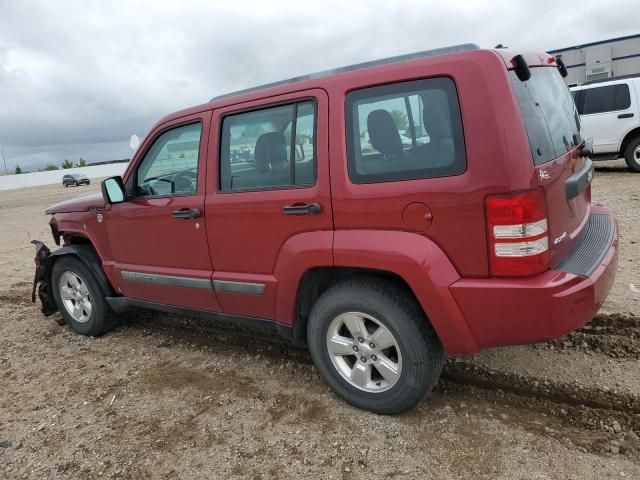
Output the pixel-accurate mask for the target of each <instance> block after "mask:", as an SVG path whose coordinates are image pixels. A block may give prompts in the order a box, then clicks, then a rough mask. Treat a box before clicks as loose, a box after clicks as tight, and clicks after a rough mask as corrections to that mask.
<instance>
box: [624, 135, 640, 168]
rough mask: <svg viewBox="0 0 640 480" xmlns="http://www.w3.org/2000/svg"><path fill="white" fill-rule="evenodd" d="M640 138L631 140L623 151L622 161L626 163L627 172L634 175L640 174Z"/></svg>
mask: <svg viewBox="0 0 640 480" xmlns="http://www.w3.org/2000/svg"><path fill="white" fill-rule="evenodd" d="M638 148H640V136H639V137H635V138H633V139H631V141H630V142H629V143H628V144H627V148H625V149H624V160H625V161H626V162H627V166H628V167H629V170H631V171H632V172H635V173H640V150H639V151H638V152H636V150H638Z"/></svg>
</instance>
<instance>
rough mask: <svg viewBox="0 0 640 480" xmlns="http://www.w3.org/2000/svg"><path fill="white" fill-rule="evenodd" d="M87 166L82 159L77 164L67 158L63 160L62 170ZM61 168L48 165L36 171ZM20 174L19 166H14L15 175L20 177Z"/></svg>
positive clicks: (51, 164)
mask: <svg viewBox="0 0 640 480" xmlns="http://www.w3.org/2000/svg"><path fill="white" fill-rule="evenodd" d="M86 166H87V161H86V160H85V159H84V158H80V160H78V162H77V163H73V162H72V161H71V160H69V159H68V158H65V159H64V162H62V165H61V167H62V170H66V169H68V168H74V167H86ZM60 169H61V168H60V167H58V166H57V165H54V164H53V163H48V164H47V165H46V166H45V167H44V168H39V169H38V170H37V171H38V172H49V171H51V170H60ZM21 173H23V172H22V168H20V165H16V175H20V174H21Z"/></svg>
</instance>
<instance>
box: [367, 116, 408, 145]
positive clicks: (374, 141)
mask: <svg viewBox="0 0 640 480" xmlns="http://www.w3.org/2000/svg"><path fill="white" fill-rule="evenodd" d="M367 128H368V129H369V141H370V142H371V145H372V146H373V148H375V149H376V150H377V151H379V152H380V153H384V154H385V155H401V154H402V139H401V138H400V132H398V129H397V128H396V124H395V123H393V118H392V117H391V114H390V113H389V112H387V111H386V110H374V111H373V112H371V113H370V114H369V116H368V117H367Z"/></svg>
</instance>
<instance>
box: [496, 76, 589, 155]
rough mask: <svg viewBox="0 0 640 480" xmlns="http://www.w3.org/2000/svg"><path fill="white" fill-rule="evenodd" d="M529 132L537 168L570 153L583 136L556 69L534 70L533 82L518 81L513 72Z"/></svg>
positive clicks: (567, 91)
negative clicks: (576, 137)
mask: <svg viewBox="0 0 640 480" xmlns="http://www.w3.org/2000/svg"><path fill="white" fill-rule="evenodd" d="M509 75H510V76H511V83H512V84H513V87H514V91H515V93H516V96H517V97H518V103H519V104H520V111H521V113H522V118H523V120H524V123H525V125H526V128H527V135H528V137H529V144H530V145H531V154H532V155H533V162H534V164H535V165H541V164H543V163H546V162H548V161H550V160H553V159H554V158H557V157H559V156H560V155H563V154H564V153H566V152H567V151H569V150H571V149H572V148H573V147H575V145H574V141H575V139H574V134H576V133H579V132H580V117H579V116H578V112H577V110H576V107H575V103H574V101H573V97H572V96H571V93H570V92H569V89H568V87H567V86H566V85H565V83H564V81H563V80H562V77H561V76H560V73H559V72H558V69H557V68H552V67H538V68H531V78H530V79H529V80H526V81H521V80H520V79H518V77H517V75H516V73H515V72H514V71H510V72H509Z"/></svg>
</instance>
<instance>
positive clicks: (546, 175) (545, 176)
mask: <svg viewBox="0 0 640 480" xmlns="http://www.w3.org/2000/svg"><path fill="white" fill-rule="evenodd" d="M538 175H539V176H540V180H549V179H550V178H551V175H549V172H547V171H546V170H538Z"/></svg>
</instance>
